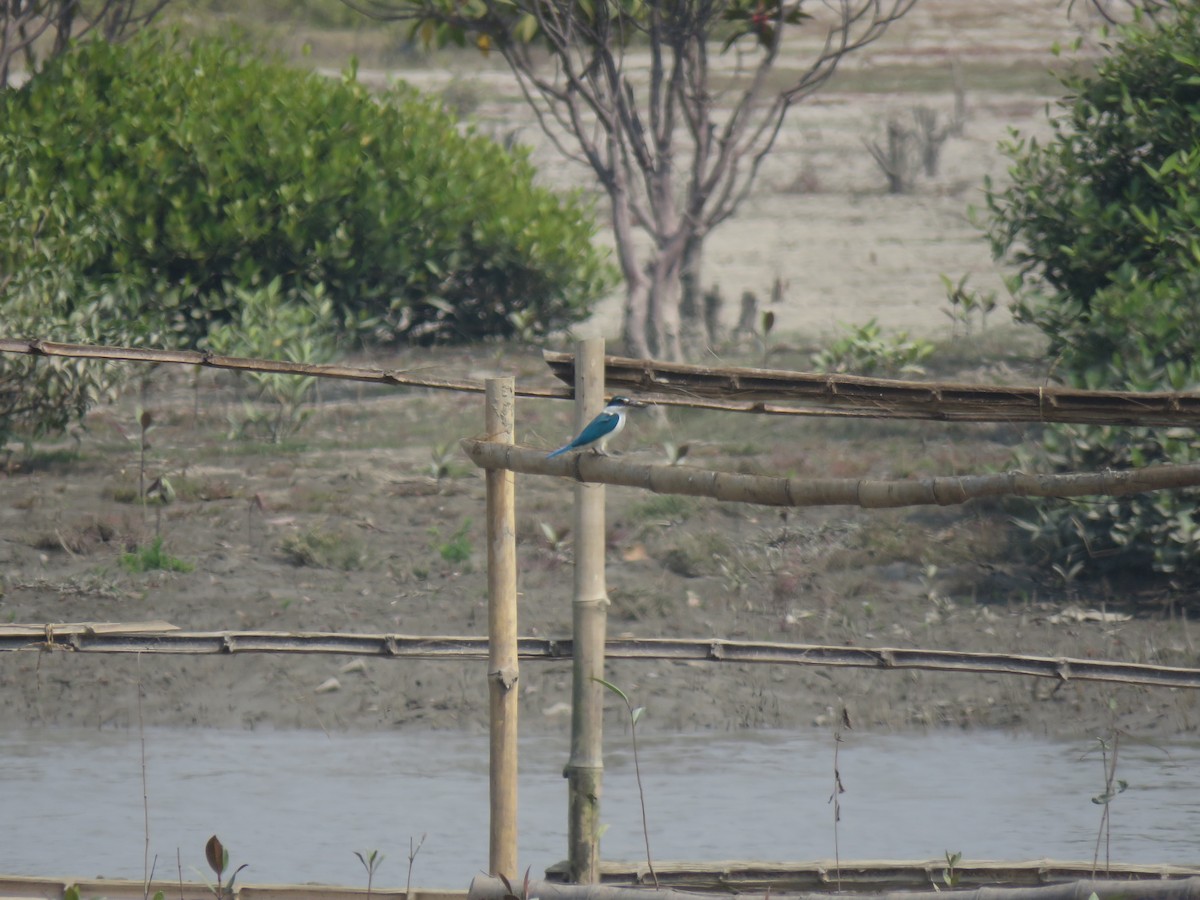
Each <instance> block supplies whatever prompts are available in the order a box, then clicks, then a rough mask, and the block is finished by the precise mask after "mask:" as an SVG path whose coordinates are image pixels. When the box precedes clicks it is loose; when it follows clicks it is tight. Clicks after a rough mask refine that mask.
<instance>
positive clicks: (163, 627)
mask: <svg viewBox="0 0 1200 900" xmlns="http://www.w3.org/2000/svg"><path fill="white" fill-rule="evenodd" d="M47 628H50V629H53V634H54V635H57V636H65V635H77V634H83V635H96V634H164V633H166V632H171V631H179V626H178V625H172V624H171V623H170V622H164V621H163V620H162V619H155V620H154V621H150V622H56V623H54V624H53V625H18V624H7V625H0V637H43V638H44V637H46V636H47V631H46V629H47Z"/></svg>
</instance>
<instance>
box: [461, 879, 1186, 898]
mask: <svg viewBox="0 0 1200 900" xmlns="http://www.w3.org/2000/svg"><path fill="white" fill-rule="evenodd" d="M771 895H772V896H778V897H782V898H787V900H828V898H829V896H830V894H829V892H828V891H821V892H819V893H810V892H807V891H806V892H803V893H796V894H788V893H780V894H776V893H775V892H771ZM506 896H510V895H507V894H506V888H505V886H504V884H503V883H502V882H500V881H499V880H497V879H485V878H482V877H479V876H477V877H476V878H474V879H473V880H472V881H471V890H470V891H469V892H468V894H467V900H504V898H505V897H506ZM529 896H530V897H537V898H539V900H647V898H652V900H725V898H728V897H729V896H730V894H729V891H728V890H717V889H716V888H715V887H714V890H712V891H711V892H709V893H696V892H690V891H689V892H684V891H675V890H653V889H647V888H644V887H628V886H625V885H608V884H605V885H572V884H556V883H554V882H547V881H535V882H531V883H530V885H529ZM853 896H855V897H862V898H863V900H867V898H870V900H943V898H945V897H946V896H951V897H954V898H956V900H1087V898H1088V897H1096V898H1098V900H1118V898H1120V900H1126V898H1129V897H1137V898H1139V900H1200V878H1181V879H1172V880H1169V881H1137V882H1130V881H1116V880H1111V881H1110V880H1103V881H1101V880H1096V881H1092V880H1084V881H1071V882H1066V883H1063V884H1049V885H1043V886H1040V887H991V886H988V887H980V888H977V889H975V890H965V891H954V892H953V893H951V894H949V895H947V894H946V893H942V892H940V891H939V890H937V889H936V888H935V889H932V890H928V891H909V890H900V891H883V892H877V891H872V892H870V893H869V894H861V893H858V892H857V891H856V892H855V893H854V895H853Z"/></svg>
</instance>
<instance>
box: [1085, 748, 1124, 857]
mask: <svg viewBox="0 0 1200 900" xmlns="http://www.w3.org/2000/svg"><path fill="white" fill-rule="evenodd" d="M1120 739H1121V735H1120V732H1117V733H1115V734H1114V735H1113V739H1112V758H1111V759H1110V758H1109V755H1108V750H1109V744H1108V742H1107V741H1105V740H1104V739H1103V738H1097V739H1096V740H1097V742H1098V743H1099V745H1100V761H1101V764H1102V765H1103V767H1104V792H1103V793H1101V794H1098V795H1096V796H1095V797H1093V798H1092V802H1093V803H1095V804H1096V805H1097V806H1102V807H1104V812H1102V813H1101V814H1100V828H1099V829H1098V830H1097V832H1096V852H1095V853H1094V854H1093V855H1092V872H1093V874H1095V870H1096V866H1097V865H1098V864H1099V862H1100V842H1101V841H1104V866H1105V868H1106V869H1107V868H1108V864H1109V860H1110V856H1109V851H1110V842H1111V840H1112V815H1111V813H1112V805H1111V804H1112V801H1113V800H1115V799H1116V798H1117V797H1118V796H1119V795H1120V794H1123V793H1125V790H1126V789H1127V788H1128V787H1129V782H1128V781H1125V780H1124V779H1121V778H1117V751H1118V749H1119V746H1120Z"/></svg>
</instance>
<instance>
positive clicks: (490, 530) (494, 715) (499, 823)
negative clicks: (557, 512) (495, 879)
mask: <svg viewBox="0 0 1200 900" xmlns="http://www.w3.org/2000/svg"><path fill="white" fill-rule="evenodd" d="M514 393H515V392H514V385H513V379H512V378H489V379H488V380H487V384H486V394H485V397H486V399H485V403H486V406H487V411H486V413H485V417H484V418H485V427H486V430H487V436H488V440H491V441H497V442H499V443H505V444H511V443H512V442H513V440H514V439H515V430H514V426H513V422H514V414H513V405H514V404H513V398H514ZM515 501H516V479H515V476H514V474H513V473H512V472H510V471H508V470H507V469H488V470H487V542H488V672H487V678H488V692H489V697H490V714H491V719H490V737H491V740H490V768H489V778H490V806H491V827H490V829H489V841H488V871H489V872H490V873H492V874H493V875H504V876H505V877H506V878H508V879H509V881H512V882H515V881H516V879H517V697H518V694H517V690H516V687H517V527H516V502H515Z"/></svg>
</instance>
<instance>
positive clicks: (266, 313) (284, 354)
mask: <svg viewBox="0 0 1200 900" xmlns="http://www.w3.org/2000/svg"><path fill="white" fill-rule="evenodd" d="M231 293H232V294H234V295H235V296H236V297H237V300H238V303H237V316H236V318H234V319H233V320H231V321H229V322H219V323H217V324H215V325H213V326H212V327H211V328H210V329H209V331H208V337H207V338H205V340H204V343H205V344H206V345H207V346H208V347H209V348H210V349H211V350H213V351H214V352H216V353H219V354H221V355H222V356H249V357H256V358H259V359H282V360H285V361H287V362H295V363H314V364H315V363H327V362H332V361H333V359H334V356H335V354H336V349H337V347H336V344H335V342H334V337H333V335H334V330H333V305H332V303H331V302H330V300H329V298H328V297H327V296H325V293H324V289H323V287H322V286H321V285H317V287H316V289H315V290H314V292H313V294H312V295H309V296H287V297H284V296H282V294H281V292H280V279H279V278H278V277H276V278H274V279H272V281H271V283H270V284H268V285H267V286H266V287H265V288H262V289H259V290H246V289H244V288H238V287H234V288H232V289H231ZM240 374H242V375H243V377H244V378H246V379H247V380H248V381H249V382H250V383H251V384H252V385H254V387H255V388H256V389H257V391H256V393H257V396H256V397H254V398H253V399H254V400H265V401H267V402H268V403H269V407H268V408H267V409H265V410H264V409H261V408H260V407H259V406H257V405H256V404H255V403H254V402H251V401H247V402H245V403H243V407H242V412H241V414H240V415H237V416H236V417H233V418H232V419H231V421H232V424H233V426H234V427H233V430H232V433H231V434H230V437H244V436H246V435H247V434H248V433H249V432H251V431H252V430H261V431H264V432H265V434H266V437H268V438H269V439H270V440H271V441H272V442H273V443H279V442H280V441H281V440H283V439H284V438H287V437H290V436H291V435H292V434H294V433H295V432H296V431H298V430H299V429H300V427H301V426H303V425H304V423H305V422H307V421H308V419H309V417H310V416H311V415H312V412H313V411H312V409H308V408H306V407H307V406H308V404H309V402H310V401H311V400H312V396H313V393H314V391H315V389H316V381H317V379H316V378H314V377H312V376H309V375H285V374H282V373H279V372H245V373H240Z"/></svg>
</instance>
